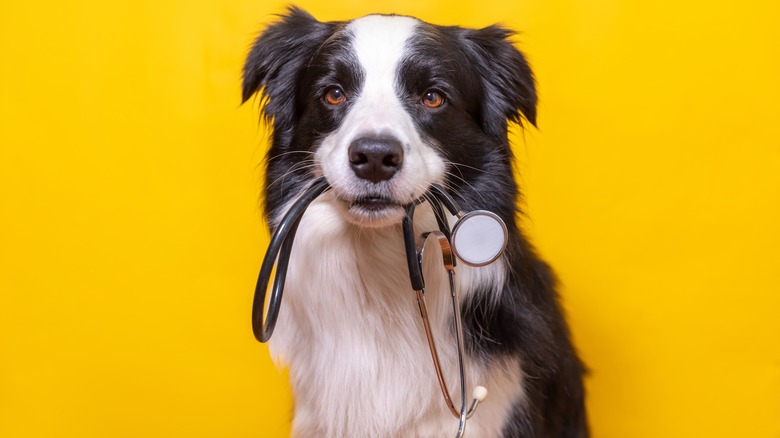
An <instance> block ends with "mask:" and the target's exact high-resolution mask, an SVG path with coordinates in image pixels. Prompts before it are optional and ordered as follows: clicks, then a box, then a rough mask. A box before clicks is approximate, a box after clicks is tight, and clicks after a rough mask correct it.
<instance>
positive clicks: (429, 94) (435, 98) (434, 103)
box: [421, 90, 444, 108]
mask: <svg viewBox="0 0 780 438" xmlns="http://www.w3.org/2000/svg"><path fill="white" fill-rule="evenodd" d="M421 101H422V104H423V105H425V106H427V107H428V108H438V107H440V106H442V105H444V96H442V95H441V93H439V92H438V91H433V90H428V91H426V92H425V94H424V95H423V97H422V100H421Z"/></svg>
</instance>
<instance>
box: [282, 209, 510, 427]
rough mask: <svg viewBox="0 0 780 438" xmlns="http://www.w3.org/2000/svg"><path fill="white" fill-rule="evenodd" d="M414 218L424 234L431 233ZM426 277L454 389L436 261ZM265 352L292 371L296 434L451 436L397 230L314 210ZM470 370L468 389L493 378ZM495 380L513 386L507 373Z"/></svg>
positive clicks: (447, 315) (445, 292)
mask: <svg viewBox="0 0 780 438" xmlns="http://www.w3.org/2000/svg"><path fill="white" fill-rule="evenodd" d="M418 217H419V219H422V220H421V225H422V227H425V226H431V227H432V226H435V221H434V220H433V218H432V217H430V218H426V214H421V215H418ZM421 229H422V228H421ZM430 229H432V228H430ZM437 265H438V266H437ZM425 272H426V296H427V302H428V306H429V309H428V311H429V315H430V319H431V325H432V328H433V330H434V333H435V336H436V339H437V342H438V344H439V350H440V351H439V355H440V358H441V361H442V363H443V367H444V373H445V377H446V379H447V381H448V382H451V383H450V385H451V389H452V390H457V388H458V386H457V384H456V382H457V379H458V377H457V376H458V375H457V362H456V351H455V348H454V345H455V344H454V339H453V336H452V333H451V321H452V319H451V318H452V316H451V315H452V313H451V311H450V305H451V304H450V302H449V288H448V283H447V279H446V273H445V271H444V270H443V269H442V268H441V262H440V260H439V259H438V258H437V257H430V260H426V266H425ZM271 352H272V354H273V355H274V356H275V357H276V358H278V359H279V361H280V362H282V363H284V364H285V365H287V366H289V367H290V378H291V383H292V386H293V392H294V395H295V405H296V412H295V419H294V423H293V430H294V433H295V434H296V435H297V436H301V437H304V436H315V435H316V436H372V437H384V436H388V437H389V436H401V435H399V434H403V436H442V435H444V436H446V435H451V433H450V431H452V434H454V431H455V429H456V428H457V421H456V420H455V418H454V417H453V416H452V415H451V414H450V413H449V411H448V410H447V409H446V407H445V404H444V401H443V399H442V397H441V394H440V391H439V388H438V383H437V381H436V378H435V374H434V370H433V367H432V364H431V357H430V351H429V347H428V344H427V342H426V340H425V333H424V330H423V328H422V323H421V319H420V314H419V310H418V308H417V303H416V298H415V293H414V291H413V290H412V289H411V285H410V280H409V275H408V270H407V267H406V256H405V253H404V247H403V238H402V235H401V230H400V227H398V228H396V229H394V228H388V229H382V230H366V229H357V228H354V227H352V226H350V225H348V224H346V223H345V222H344V221H343V219H341V217H340V216H339V214H338V212H337V211H335V210H334V207H332V206H330V205H329V204H326V203H314V204H312V206H311V207H310V208H309V210H308V211H307V213H306V215H305V216H304V218H303V220H302V222H301V225H300V227H299V229H298V233H297V236H296V239H295V245H294V248H293V254H292V258H291V263H290V268H289V271H288V276H287V286H286V290H285V296H284V302H283V306H282V310H281V313H280V319H279V323H278V325H277V329H276V331H275V332H274V337H273V338H272V340H271ZM470 369H471V372H470V373H469V376H468V380H469V381H470V386H469V387H473V385H474V384H475V383H474V381H475V380H479V382H478V383H480V384H484V381H483V379H484V378H490V379H492V378H493V377H490V376H486V375H485V374H484V373H483V372H482V369H481V368H480V367H478V366H477V365H476V364H470ZM498 375H499V380H505V379H507V380H508V381H515V380H518V376H517V373H513V372H511V371H507V372H506V373H498ZM456 398H457V397H456ZM457 402H458V401H457V400H456V403H457ZM501 410H502V409H499V411H501ZM487 416H489V415H486V417H487ZM495 420H498V419H495ZM500 423H501V422H500V421H499V424H500ZM469 427H470V428H472V426H471V425H470V426H469ZM476 427H478V426H474V428H476ZM496 427H497V426H493V428H496ZM434 431H435V432H434ZM485 432H487V431H485ZM472 436H477V435H472ZM478 436H486V437H488V436H495V435H494V434H488V433H484V434H480V435H478Z"/></svg>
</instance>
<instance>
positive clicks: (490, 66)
mask: <svg viewBox="0 0 780 438" xmlns="http://www.w3.org/2000/svg"><path fill="white" fill-rule="evenodd" d="M511 36H512V32H511V31H509V30H507V29H505V28H503V27H501V26H498V25H494V26H490V27H486V28H483V29H467V28H462V27H455V26H446V27H445V26H438V25H433V24H429V23H426V22H423V21H421V20H418V19H416V18H412V17H407V16H400V15H368V16H365V17H362V18H358V19H355V20H351V21H343V22H320V21H317V20H316V19H315V18H314V17H312V16H311V15H309V14H308V13H307V12H305V11H303V10H301V9H298V8H295V7H291V8H289V9H288V10H287V12H286V13H285V14H283V15H281V16H279V17H278V19H277V21H275V22H273V23H272V24H270V25H269V26H268V27H266V28H265V29H264V30H263V31H262V32H261V33H260V34H259V36H258V37H257V39H256V41H255V42H254V44H253V45H252V46H251V49H250V51H249V54H248V56H247V58H246V62H245V65H244V69H243V90H242V91H243V102H246V101H247V100H249V99H250V98H252V97H253V96H254V95H256V94H259V95H260V96H261V98H260V106H261V108H262V112H263V116H264V118H265V119H266V122H267V123H268V124H269V125H270V126H271V127H272V131H271V132H272V135H271V147H270V149H269V151H268V154H267V157H266V161H265V166H266V172H265V182H264V211H265V215H266V219H267V220H268V222H269V226H270V228H271V229H274V228H275V227H276V226H277V225H278V223H279V221H280V220H281V218H282V217H283V215H284V213H285V212H286V211H287V209H288V208H289V207H290V206H291V204H292V203H293V202H294V201H295V200H296V199H297V197H298V196H299V195H300V194H301V193H302V192H303V191H304V190H305V189H306V188H307V187H308V186H309V185H310V184H311V182H312V181H313V180H314V179H315V178H318V177H321V176H324V177H325V178H326V179H327V181H328V183H329V184H330V186H331V190H329V191H328V192H326V193H325V194H323V195H322V196H320V197H319V198H318V199H317V200H316V201H314V202H313V203H312V204H311V205H310V206H309V207H308V209H307V211H306V213H305V214H304V216H303V219H302V220H301V223H300V226H299V228H298V231H297V237H296V239H295V243H294V245H293V250H292V258H291V261H290V265H289V270H288V274H287V286H286V294H285V295H284V299H283V306H282V308H281V313H280V315H279V321H278V324H277V326H276V331H275V334H274V338H273V339H271V341H270V351H271V354H272V356H273V357H274V358H275V360H276V361H277V362H278V363H279V364H281V365H283V366H286V367H289V376H290V381H291V386H292V390H293V394H294V399H295V410H294V415H293V419H292V435H293V436H295V437H315V436H316V437H361V438H362V437H440V436H452V435H453V434H454V433H455V432H456V429H457V425H458V422H457V420H456V419H455V418H454V417H453V416H452V414H451V413H450V412H449V411H448V408H447V406H446V404H445V402H444V401H443V399H442V395H441V393H440V392H439V388H438V382H437V379H436V375H435V373H434V370H433V367H432V365H431V357H430V352H429V347H428V345H427V343H426V339H425V333H424V331H423V327H422V323H421V321H420V315H419V311H418V309H417V304H416V301H415V297H414V293H413V292H412V290H411V289H410V286H409V272H408V268H407V264H406V258H405V252H404V242H403V237H402V232H401V221H402V219H403V217H404V214H405V210H404V206H405V205H408V204H410V203H411V202H414V201H415V200H416V199H419V198H420V197H421V196H423V194H424V193H425V192H426V191H427V190H428V188H429V187H430V186H431V185H432V184H434V183H436V184H440V185H442V186H443V187H445V188H446V190H447V191H448V193H449V194H450V195H451V196H452V197H454V199H456V201H457V202H458V204H460V206H461V207H462V208H463V209H464V210H465V211H470V210H477V209H481V210H488V211H491V212H493V213H495V214H497V215H498V216H499V217H500V218H501V219H503V221H504V222H505V223H506V225H507V232H508V235H509V243H508V245H507V248H506V250H505V252H504V254H503V255H502V256H501V258H500V259H499V260H498V261H497V262H495V263H493V264H491V265H489V266H486V267H481V268H474V267H469V266H460V265H459V266H458V268H457V276H456V282H457V287H458V289H459V291H460V299H461V301H460V308H461V314H462V320H463V326H464V332H465V335H464V336H465V350H466V363H467V369H468V373H467V376H466V382H467V386H468V387H470V388H473V387H474V386H475V385H482V386H485V387H486V388H487V389H488V390H489V396H488V397H487V399H486V400H485V401H484V402H482V403H481V404H480V407H479V409H478V411H477V412H476V413H475V415H474V416H473V418H472V419H471V420H469V423H468V428H467V431H466V434H467V436H471V437H480V438H491V437H507V438H508V437H524V438H531V437H539V438H541V437H550V438H553V437H555V438H558V437H577V438H581V437H587V436H589V435H588V426H587V420H586V412H585V405H584V389H583V382H582V380H583V373H584V367H583V365H582V363H581V361H580V360H579V358H578V356H577V354H576V352H575V350H574V348H573V346H572V343H571V341H570V336H569V329H568V327H567V324H566V322H565V319H564V317H563V314H562V310H561V308H560V306H559V304H558V298H557V294H556V291H555V283H556V280H555V278H554V275H553V273H552V272H551V270H550V268H549V267H548V265H547V264H545V263H544V262H543V261H542V260H540V258H539V257H538V256H537V255H536V254H535V252H534V249H533V248H532V246H531V245H530V244H529V242H528V240H527V239H526V238H525V237H524V235H523V233H522V232H521V230H520V229H519V228H518V225H517V221H516V217H517V215H518V211H517V207H516V205H517V200H518V197H519V191H518V186H517V183H516V181H515V179H514V176H513V170H512V169H513V164H512V163H513V155H512V151H511V149H510V145H509V142H508V129H509V127H510V124H516V125H521V126H523V125H524V124H528V123H530V124H532V125H534V126H535V125H536V103H537V95H536V85H535V79H534V76H533V73H532V71H531V69H530V67H529V65H528V63H527V62H526V59H525V57H524V55H523V54H522V53H521V52H520V51H518V50H517V49H516V48H515V47H514V45H513V44H512V42H511V41H510V38H511ZM425 206H426V204H422V205H421V206H420V207H419V208H418V212H417V213H416V214H415V219H414V220H415V226H416V227H418V229H421V230H425V229H428V230H434V229H436V220H435V217H434V212H433V211H432V209H431V208H430V207H428V208H427V209H426V208H425ZM449 219H450V220H452V219H453V218H452V217H450V218H449ZM424 271H425V276H426V282H427V292H426V294H427V295H426V296H427V301H428V303H429V304H428V308H429V312H430V323H431V326H432V328H433V332H434V334H435V336H436V338H437V340H438V344H439V350H440V357H441V362H442V366H443V369H444V377H445V380H446V381H449V382H452V383H451V385H455V382H456V381H457V379H458V373H457V368H458V365H457V364H458V362H457V355H456V349H455V348H454V347H452V348H448V347H449V346H453V345H455V335H454V332H453V316H452V314H451V313H449V312H448V306H449V305H450V304H449V299H450V296H449V288H448V282H447V281H448V280H447V277H446V273H443V272H442V271H443V270H442V269H441V264H440V263H439V264H438V265H437V264H436V262H435V261H433V262H430V263H426V264H425V266H424ZM455 402H456V403H458V402H459V400H457V397H456V400H455Z"/></svg>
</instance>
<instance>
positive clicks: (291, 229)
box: [252, 177, 508, 438]
mask: <svg viewBox="0 0 780 438" xmlns="http://www.w3.org/2000/svg"><path fill="white" fill-rule="evenodd" d="M328 189H330V185H329V184H328V182H327V181H326V180H325V177H320V178H318V179H316V180H315V181H314V182H313V183H312V184H311V185H310V186H309V187H308V188H307V189H306V190H305V191H304V192H303V194H302V195H301V196H300V197H299V198H298V199H297V200H296V201H295V202H294V203H293V204H292V207H290V209H289V210H288V211H287V213H286V214H285V215H284V217H283V218H282V220H281V222H279V224H278V225H277V227H276V229H275V230H274V233H273V235H272V236H271V241H270V243H269V244H268V250H267V251H266V253H265V257H264V258H263V264H262V265H261V267H260V274H259V275H258V278H257V286H256V287H255V296H254V302H253V305H252V330H253V331H254V335H255V338H257V340H258V341H260V342H268V340H269V339H270V338H271V335H272V334H273V331H274V327H275V326H276V320H277V318H278V317H279V309H280V307H281V302H282V294H283V293H284V283H285V279H286V276H287V268H288V266H289V263H290V253H291V251H292V246H293V240H294V239H295V232H296V230H297V229H298V225H299V224H300V222H301V218H302V217H303V213H304V212H305V211H306V208H308V206H309V205H310V204H311V203H312V202H313V201H314V200H315V199H317V197H319V196H320V195H321V194H322V193H324V192H325V191H327V190H328ZM424 202H428V204H430V206H431V208H432V209H433V212H434V215H435V216H436V221H437V224H438V227H439V229H438V230H435V231H429V232H425V233H422V234H420V235H417V234H416V233H415V230H414V224H413V222H414V211H415V209H416V207H417V206H418V205H420V204H422V203H424ZM442 206H443V207H442ZM443 208H446V209H447V211H448V212H449V213H450V214H451V215H453V216H454V217H455V218H456V222H455V224H454V226H453V227H452V228H450V226H449V224H448V221H447V219H446V217H445V216H444V210H443ZM402 230H403V235H404V247H405V249H406V261H407V264H408V267H409V279H410V281H411V285H412V289H413V290H414V291H415V293H416V295H417V305H418V307H419V309H420V316H421V317H422V321H423V327H424V328H425V336H426V338H427V341H428V346H429V349H430V351H431V358H432V360H433V365H434V368H435V370H436V377H437V379H438V381H439V387H440V388H441V392H442V395H443V396H444V400H445V402H446V404H447V407H448V408H449V410H450V412H452V414H453V415H454V416H455V417H456V418H458V419H459V425H458V432H457V434H456V435H455V436H456V438H460V437H462V436H463V433H464V432H465V429H466V420H468V419H469V418H471V416H472V415H473V414H474V412H475V411H476V409H477V406H478V405H479V403H480V402H481V401H483V400H484V399H485V397H487V389H485V387H483V386H476V387H475V388H474V390H473V392H472V401H471V403H470V405H467V403H466V366H465V361H464V345H463V326H462V321H461V315H460V305H459V300H458V291H457V288H456V287H455V263H456V258H457V259H460V260H461V261H462V262H463V263H465V264H467V265H469V266H475V267H480V266H486V265H489V264H490V263H493V262H494V261H496V260H497V259H498V258H499V257H500V256H501V254H503V252H504V249H505V248H506V244H507V239H508V238H507V228H506V225H505V224H504V221H502V220H501V218H499V217H498V216H497V215H496V214H494V213H492V212H489V211H485V210H475V211H471V212H469V213H464V212H463V211H462V210H461V209H460V207H459V206H458V204H457V203H456V202H455V200H454V199H452V197H450V196H449V195H448V194H447V193H446V192H445V191H444V189H443V188H442V187H441V186H439V185H436V184H434V185H432V186H431V187H430V189H429V190H428V192H427V193H426V194H425V195H423V196H422V197H421V198H420V199H418V200H416V201H414V202H412V203H411V204H409V205H408V206H406V215H405V216H404V219H403V221H402ZM429 241H435V242H436V243H438V245H437V247H438V248H439V250H440V251H441V255H442V260H443V264H444V269H445V270H446V271H447V274H448V277H449V286H450V298H451V299H452V312H453V315H454V320H455V340H456V344H457V350H458V368H459V372H460V399H461V405H460V409H457V408H456V407H455V404H454V403H453V401H452V398H451V397H450V391H449V389H448V388H447V383H446V382H445V380H444V376H443V375H442V371H441V365H440V363H439V354H438V352H437V350H436V343H435V342H434V339H433V333H432V331H431V326H430V322H429V319H428V308H427V306H426V304H425V279H424V277H423V268H422V263H423V257H424V254H425V248H426V247H427V246H428V245H427V243H428V242H429ZM274 264H275V265H276V275H275V276H274V281H273V284H272V286H271V297H270V299H269V302H268V310H267V313H266V317H265V320H264V318H263V314H264V312H263V310H264V306H265V298H266V291H267V289H268V283H269V281H270V279H271V275H272V272H273V269H274Z"/></svg>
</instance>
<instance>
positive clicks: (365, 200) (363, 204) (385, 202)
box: [349, 195, 401, 212]
mask: <svg viewBox="0 0 780 438" xmlns="http://www.w3.org/2000/svg"><path fill="white" fill-rule="evenodd" d="M398 207H401V205H400V204H399V203H397V202H395V201H394V200H392V199H391V198H388V197H386V196H381V195H373V196H361V197H359V198H357V199H354V200H352V201H351V202H349V208H350V210H352V209H360V210H365V211H374V212H380V211H382V210H386V209H392V208H398Z"/></svg>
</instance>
